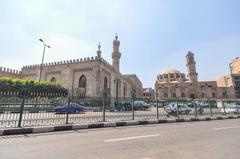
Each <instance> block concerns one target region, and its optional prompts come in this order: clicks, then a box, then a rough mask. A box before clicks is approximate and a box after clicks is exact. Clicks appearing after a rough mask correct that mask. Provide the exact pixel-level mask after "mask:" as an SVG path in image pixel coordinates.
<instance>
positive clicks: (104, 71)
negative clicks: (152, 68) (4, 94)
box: [0, 35, 142, 98]
mask: <svg viewBox="0 0 240 159" xmlns="http://www.w3.org/2000/svg"><path fill="white" fill-rule="evenodd" d="M119 46H120V41H119V40H118V36H117V35H116V36H115V38H114V40H113V52H112V64H109V63H108V62H107V61H106V60H105V59H104V58H103V57H102V52H101V46H100V44H99V46H98V50H97V56H96V57H88V58H84V59H74V60H67V61H59V62H52V63H45V64H43V69H42V75H41V81H50V82H58V83H61V84H63V85H64V86H65V87H67V88H68V90H69V94H70V95H73V96H79V97H100V96H103V95H105V96H109V97H119V98H130V97H132V95H133V94H134V95H135V96H136V97H137V98H140V97H141V95H142V82H141V81H140V80H139V78H138V77H137V75H135V74H131V75H123V74H122V73H121V72H120V58H121V53H120V51H119ZM40 66H41V65H40V64H37V65H30V66H24V67H23V68H22V69H21V71H16V70H11V69H6V68H0V77H3V76H8V77H13V78H23V79H33V80H39V78H40Z"/></svg>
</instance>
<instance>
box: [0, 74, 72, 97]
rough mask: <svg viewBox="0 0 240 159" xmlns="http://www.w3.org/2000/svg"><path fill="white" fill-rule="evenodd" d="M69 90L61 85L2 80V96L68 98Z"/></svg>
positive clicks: (0, 86) (0, 87)
mask: <svg viewBox="0 0 240 159" xmlns="http://www.w3.org/2000/svg"><path fill="white" fill-rule="evenodd" d="M67 93H68V90H67V89H66V88H65V87H63V86H62V85H60V84H59V83H52V82H38V81H35V80H24V79H13V78H8V77H3V78H0V95H6V96H12V95H17V96H47V97H49V96H50V97H51V96H55V97H56V96H66V95H67Z"/></svg>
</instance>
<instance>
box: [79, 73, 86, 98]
mask: <svg viewBox="0 0 240 159" xmlns="http://www.w3.org/2000/svg"><path fill="white" fill-rule="evenodd" d="M86 87H87V78H86V76H85V75H82V76H81V77H80V78H79V81H78V88H79V92H78V96H81V97H85V96H86Z"/></svg>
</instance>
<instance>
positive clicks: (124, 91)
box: [123, 83, 127, 98]
mask: <svg viewBox="0 0 240 159" xmlns="http://www.w3.org/2000/svg"><path fill="white" fill-rule="evenodd" d="M126 96H127V85H126V84H125V83H124V86H123V97H124V98H125V97H126Z"/></svg>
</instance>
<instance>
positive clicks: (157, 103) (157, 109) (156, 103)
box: [156, 99, 159, 119]
mask: <svg viewBox="0 0 240 159" xmlns="http://www.w3.org/2000/svg"><path fill="white" fill-rule="evenodd" d="M156 104H157V119H159V109H158V99H157V103H156Z"/></svg>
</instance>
